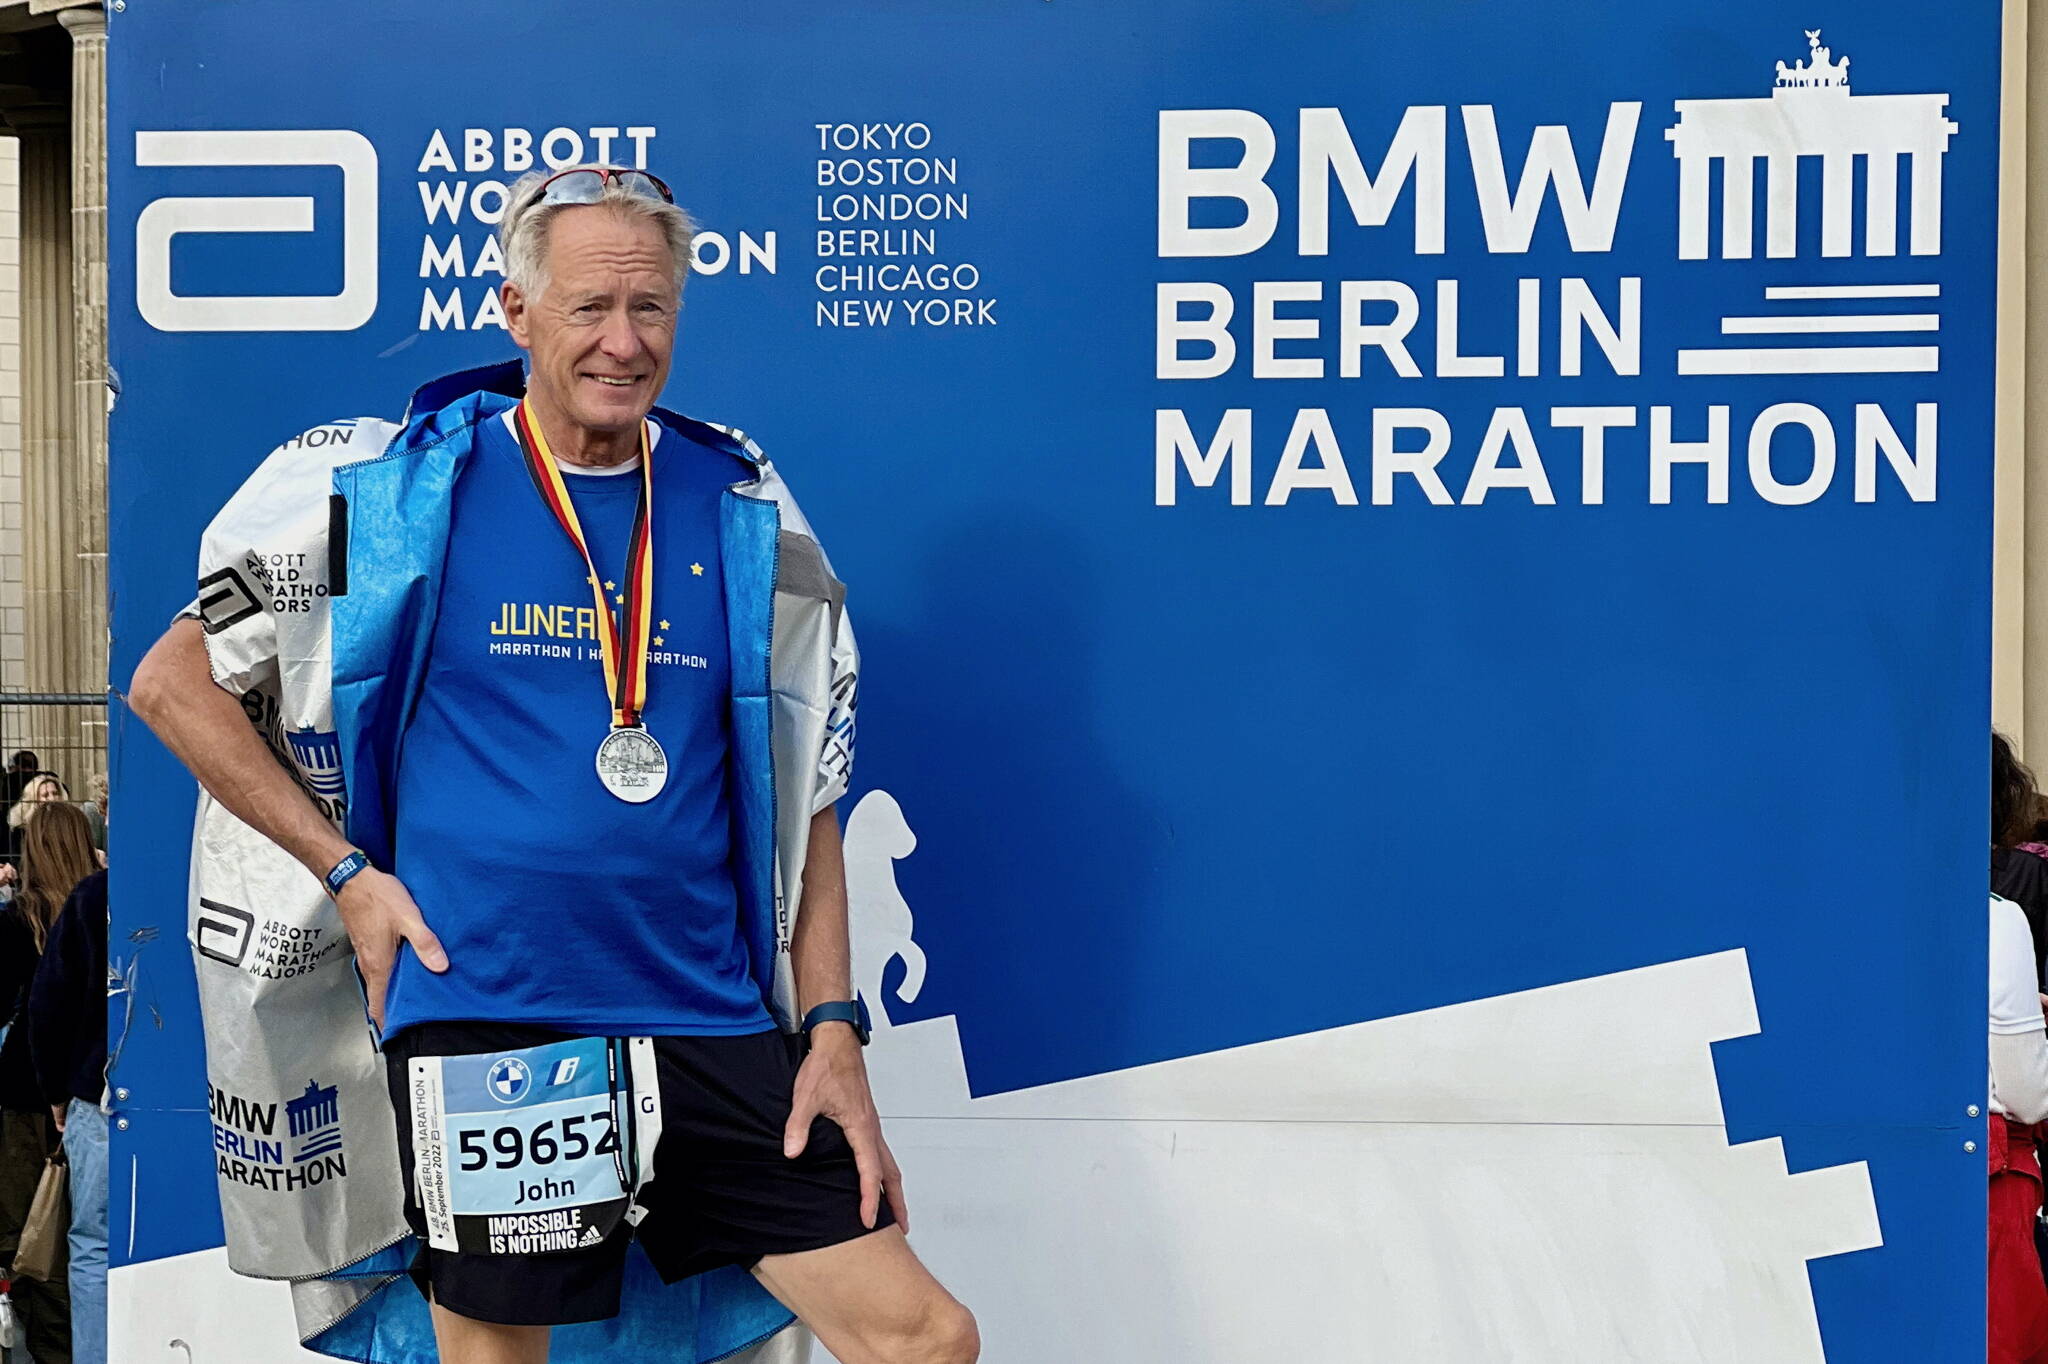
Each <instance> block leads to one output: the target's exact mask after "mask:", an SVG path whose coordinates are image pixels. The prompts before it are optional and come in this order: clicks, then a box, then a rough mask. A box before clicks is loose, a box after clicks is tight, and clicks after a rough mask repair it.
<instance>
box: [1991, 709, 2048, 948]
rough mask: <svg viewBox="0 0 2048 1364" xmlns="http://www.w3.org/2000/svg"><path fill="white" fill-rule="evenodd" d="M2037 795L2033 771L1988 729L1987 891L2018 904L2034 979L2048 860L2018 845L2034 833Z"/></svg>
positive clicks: (2041, 944) (2047, 903) (2045, 923)
mask: <svg viewBox="0 0 2048 1364" xmlns="http://www.w3.org/2000/svg"><path fill="white" fill-rule="evenodd" d="M2040 799H2041V798H2040V796H2039V795H2038V794H2037V793H2036V792H2035V789H2034V774H2033V773H2032V772H2029V771H2028V770H2027V765H2026V764H2025V763H2023V762H2021V761H2020V760H2019V757H2018V756H2017V755H2016V754H2015V753H2014V752H2013V751H2012V743H2011V741H2009V740H2008V739H2007V738H2006V737H2005V736H2004V735H2003V734H2000V733H1999V732H1998V731H1997V730H1995V729H1994V730H1993V731H1991V893H1992V894H1994V895H2000V896H2003V897H2005V898H2006V899H2008V900H2010V901H2012V902H2013V903H2014V904H2016V905H2018V906H2019V907H2020V910H2021V912H2022V913H2024V914H2025V915H2026V919H2027V929H2028V931H2029V932H2030V933H2031V934H2032V940H2033V944H2034V977H2035V979H2036V980H2037V981H2039V980H2041V979H2042V977H2043V970H2042V968H2043V962H2044V958H2043V954H2044V953H2048V860H2043V859H2042V858H2040V857H2037V856H2036V855H2035V854H2033V853H2031V852H2027V851H2025V850H2023V849H2021V848H2020V847H2019V845H2020V844H2021V843H2024V842H2026V841H2028V840H2029V839H2031V838H2033V836H2034V824H2035V810H2036V807H2037V806H2038V805H2039V803H2040Z"/></svg>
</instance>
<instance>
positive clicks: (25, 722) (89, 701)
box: [0, 692, 107, 837]
mask: <svg viewBox="0 0 2048 1364" xmlns="http://www.w3.org/2000/svg"><path fill="white" fill-rule="evenodd" d="M23 754H26V755H27V757H26V758H23V757H22V756H21V755H23ZM18 759H19V761H18V762H17V760H18ZM0 770H4V771H5V772H6V773H7V779H6V784H5V786H4V788H0V791H4V795H5V797H6V804H7V806H8V807H9V808H10V809H11V808H12V805H13V803H14V800H15V798H16V797H18V796H19V794H20V792H21V788H22V786H23V784H24V782H23V777H22V776H21V775H20V774H21V773H24V772H27V771H30V770H33V771H36V772H49V773H53V774H55V775H56V777H57V779H58V780H59V781H61V782H63V783H64V787H65V790H66V791H67V792H68V793H69V796H70V799H72V800H74V801H77V802H78V803H79V804H81V805H90V804H94V803H95V802H96V801H97V799H98V797H99V796H100V795H101V794H102V792H103V791H104V789H105V788H104V783H105V781H106V776H107V698H106V697H105V695H103V694H99V695H96V694H94V693H92V692H0ZM0 837H4V836H0Z"/></svg>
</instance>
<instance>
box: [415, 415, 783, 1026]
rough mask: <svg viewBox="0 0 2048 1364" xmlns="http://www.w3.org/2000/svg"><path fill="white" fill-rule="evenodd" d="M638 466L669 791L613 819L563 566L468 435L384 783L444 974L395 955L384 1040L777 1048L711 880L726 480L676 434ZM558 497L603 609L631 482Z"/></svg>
mask: <svg viewBox="0 0 2048 1364" xmlns="http://www.w3.org/2000/svg"><path fill="white" fill-rule="evenodd" d="M653 459H654V594H653V608H654V613H655V624H654V638H653V641H652V653H651V654H650V657H649V662H648V668H647V704H646V707H645V712H644V715H643V720H644V722H645V724H646V726H647V729H648V732H649V733H650V734H652V735H653V736H654V737H655V738H656V739H657V740H658V741H659V742H660V744H661V746H662V748H663V749H664V750H665V751H666V753H667V755H668V763H669V774H668V782H667V784H666V785H665V786H664V787H663V788H662V790H661V793H660V794H659V795H657V796H656V797H655V798H654V799H653V800H650V801H648V802H646V803H645V804H641V805H632V804H628V803H627V802H625V801H622V800H620V799H618V798H617V797H615V796H613V795H612V794H611V793H610V792H608V791H607V790H605V788H604V786H603V784H602V783H601V782H600V781H599V780H598V776H597V770H596V765H595V758H596V752H597V746H598V743H599V741H600V740H602V739H603V738H604V737H605V735H606V734H607V733H608V732H609V731H610V727H611V705H610V702H609V701H608V699H607V698H606V696H605V688H604V670H603V667H602V664H601V663H600V662H599V658H600V655H599V651H598V650H599V645H598V636H597V630H598V624H597V614H596V611H595V609H594V607H593V604H592V602H591V596H590V587H589V585H588V583H587V581H586V575H585V572H584V567H583V563H582V560H581V558H580V557H579V556H578V555H577V553H576V550H575V547H574V546H573V545H571V544H570V542H569V537H568V536H567V535H566V534H565V533H564V532H563V531H562V528H561V526H560V525H559V524H557V523H556V521H555V519H554V517H553V516H552V515H551V514H550V513H549V511H548V509H547V507H546V506H545V505H544V504H543V503H542V501H541V498H540V494H539V493H538V492H537V491H535V489H534V486H533V483H532V480H531V479H530V478H529V477H528V476H527V472H526V468H525V465H524V464H523V463H522V461H521V458H520V452H519V446H518V442H517V440H516V439H515V438H514V436H513V435H512V433H511V431H510V429H509V428H508V427H507V425H506V424H505V422H504V421H503V420H502V419H496V418H494V419H492V420H490V421H488V422H485V423H483V424H482V426H480V427H479V428H478V437H477V444H476V451H475V454H474V456H473V457H472V458H471V460H470V462H469V465H468V467H467V468H466V469H465V470H464V472H463V475H462V477H461V480H460V481H459V482H458V483H457V484H456V487H455V492H454V508H453V511H454V524H453V527H452V530H451V533H450V536H449V541H448V560H447V567H446V570H445V574H444V577H443V579H442V585H441V604H440V612H439V615H438V617H437V620H436V624H435V627H434V638H433V642H432V645H431V646H430V649H429V653H428V660H427V670H426V679H425V682H424V684H423V687H422V690H421V695H420V701H419V709H418V711H417V712H416V713H415V714H414V716H413V718H412V720H411V722H410V723H409V724H408V725H407V726H406V730H405V735H404V739H403V742H402V744H401V747H400V757H399V763H398V773H397V846H396V852H395V859H396V865H395V866H394V867H393V869H392V870H393V871H394V872H395V873H396V875H397V876H398V877H399V879H400V880H402V881H404V882H405V884H406V886H407V888H408V889H410V890H411V891H412V894H413V898H414V900H416V901H417V902H418V904H419V907H420V912H421V913H422V914H423V915H424V916H425V917H426V921H427V925H428V927H430V928H432V929H433V930H434V933H435V934H436V935H437V936H438V937H439V938H440V940H441V943H442V946H444V947H445V948H447V950H448V962H449V966H448V971H447V972H446V974H443V975H436V974H434V973H433V972H431V971H428V970H427V969H426V968H425V967H423V966H421V965H420V963H419V960H418V959H417V958H416V957H415V956H414V955H413V953H412V950H411V948H410V947H402V948H401V950H400V953H399V960H398V965H397V968H396V969H395V970H394V972H393V973H392V977H391V985H390V992H389V994H388V996H387V997H386V1002H385V1029H386V1031H387V1032H389V1033H396V1032H398V1031H399V1030H400V1029H402V1028H406V1027H410V1026H411V1025H413V1024H415V1023H424V1022H446V1021H456V1020H466V1019H481V1020H489V1021H492V1022H504V1023H531V1024H538V1025H543V1026H547V1027H554V1028H561V1029H564V1030H566V1031H570V1032H577V1033H585V1034H603V1035H609V1036H628V1035H640V1034H672V1033H692V1034H733V1033H751V1032H761V1031H764V1030H765V1029H767V1028H769V1027H771V1026H772V1023H771V1021H770V1019H769V1016H768V1011H767V1009H766V1007H765V1006H764V1004H763V1003H762V999H761V992H760V990H759V989H758V988H757V987H756V985H755V983H754V979H753V976H752V974H751V973H750V971H749V969H748V965H749V964H748V954H747V948H746V945H745V943H744V941H743V940H742V938H741V936H740V928H739V910H738V899H737V895H736V892H735V890H734V887H733V879H732V872H731V868H730V866H729V863H728V854H729V852H730V845H731V826H730V822H729V810H728V804H727V794H726V763H727V719H726V701H727V696H728V692H729V690H730V688H729V676H730V659H729V656H728V651H727V646H726V631H725V591H724V584H723V581H722V579H721V577H720V574H719V559H718V507H719V498H720V496H721V494H722V492H723V490H724V489H725V488H726V487H727V486H728V485H729V484H730V483H731V482H733V481H734V479H735V477H736V476H737V473H738V472H739V471H738V470H736V469H735V467H734V465H733V464H732V461H731V459H730V458H729V457H728V456H726V455H723V454H721V453H719V452H717V451H713V450H710V449H707V448H705V447H702V446H699V445H695V444H692V443H691V442H689V441H688V440H686V439H684V438H683V437H681V436H679V435H677V434H676V433H675V432H673V431H666V432H661V433H660V436H659V440H658V443H657V444H656V446H655V448H654V457H653ZM563 475H564V478H565V481H566V482H567V483H568V485H569V491H570V496H571V497H572V498H573V499H574V501H575V504H576V513H577V516H578V518H579V519H580V520H581V522H582V524H583V533H584V535H585V537H586V538H587V539H588V541H589V544H590V549H591V558H592V560H593V561H594V562H595V563H596V565H597V569H598V572H599V574H601V575H602V576H603V578H604V579H605V580H606V582H607V595H610V596H613V597H614V598H615V599H616V597H617V595H618V594H619V593H622V592H623V591H624V590H625V582H624V569H625V556H626V547H627V546H626V542H627V538H628V536H629V535H630V534H631V530H632V523H633V513H634V509H635V507H636V505H637V500H638V497H639V493H640V475H639V474H638V473H637V472H632V473H612V474H576V473H572V472H570V471H569V468H568V466H566V465H565V466H563Z"/></svg>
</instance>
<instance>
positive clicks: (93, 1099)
mask: <svg viewBox="0 0 2048 1364" xmlns="http://www.w3.org/2000/svg"><path fill="white" fill-rule="evenodd" d="M28 1029H29V1046H30V1050H31V1051H32V1052H33V1054H34V1058H35V1070H36V1081H37V1083H38V1085H39V1086H40V1087H41V1089H42V1096H43V1101H44V1102H45V1103H47V1104H48V1105H49V1106H50V1116H51V1118H53V1119H54V1120H55V1121H56V1124H57V1130H58V1131H59V1132H61V1133H63V1136H64V1155H65V1158H66V1159H67V1160H68V1161H69V1162H70V1164H71V1274H70V1287H71V1358H72V1361H73V1364H106V1360H107V1114H106V1108H105V1100H106V1087H107V1081H106V1074H107V874H106V872H104V871H96V872H94V873H93V874H92V875H91V876H88V877H86V878H85V879H84V880H83V881H81V882H79V883H78V888H77V889H76V890H74V891H72V892H71V898H70V899H69V900H68V901H66V902H65V905H64V909H63V912H62V913H60V914H59V915H58V916H57V924H56V927H54V928H53V929H51V930H50V936H49V942H48V944H47V945H46V946H45V947H44V949H43V960H42V964H41V965H39V966H37V967H36V975H35V982H34V984H33V985H32V986H31V987H30V991H29V1003H28Z"/></svg>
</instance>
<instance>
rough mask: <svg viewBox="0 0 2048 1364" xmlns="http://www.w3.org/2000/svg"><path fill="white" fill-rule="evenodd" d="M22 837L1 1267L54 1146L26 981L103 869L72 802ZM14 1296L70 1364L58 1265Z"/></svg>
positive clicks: (0, 948)
mask: <svg viewBox="0 0 2048 1364" xmlns="http://www.w3.org/2000/svg"><path fill="white" fill-rule="evenodd" d="M34 789H35V785H34V784H33V783H32V784H31V786H30V790H31V791H33V790H34ZM21 833H22V840H21V866H20V879H19V880H18V882H17V883H16V887H15V894H14V899H13V901H12V902H10V903H9V904H8V905H7V907H6V908H5V909H0V1006H4V1007H5V1008H6V1010H7V1016H8V1017H9V1018H10V1019H12V1020H13V1022H12V1026H10V1027H9V1028H8V1030H7V1040H6V1041H5V1042H4V1043H0V1263H12V1261H13V1259H14V1252H15V1250H16V1249H17V1248H18V1247H19V1245H20V1241H21V1229H22V1224H23V1222H25V1221H26V1220H27V1218H28V1210H29V1204H30V1203H31V1202H33V1201H34V1199H35V1192H36V1184H37V1182H38V1181H39V1180H41V1178H42V1174H43V1162H44V1161H46V1160H47V1159H49V1157H50V1154H51V1153H52V1152H53V1151H55V1150H56V1149H57V1128H56V1124H55V1123H53V1122H52V1121H51V1120H50V1109H49V1106H48V1105H47V1104H46V1103H45V1102H44V1101H43V1092H42V1086H41V1084H40V1083H39V1082H38V1081H37V1078H36V1073H35V1067H34V1064H33V1060H32V1053H31V1052H30V1045H31V1043H30V1038H29V1033H30V1031H31V1029H30V1027H29V1024H28V1020H27V1016H26V1013H27V1011H26V1009H25V1008H24V1003H25V1000H26V996H27V994H28V987H29V983H30V982H31V981H32V980H33V979H34V978H35V971H36V964H37V962H38V961H40V960H41V958H42V955H43V948H44V947H45V945H46V944H47V943H48V942H49V940H50V933H51V930H52V929H53V928H54V927H55V926H56V923H57V916H58V914H59V912H60V911H61V910H62V909H63V908H64V902H65V901H66V900H67V899H68V898H69V897H70V895H71V892H72V890H73V889H74V888H75V887H76V886H77V885H78V883H79V882H81V881H83V880H85V878H86V877H88V876H91V875H92V874H93V873H94V872H96V871H98V870H99V859H98V858H97V857H96V856H95V855H94V852H93V846H92V826H91V824H90V823H88V822H87V820H86V818H85V812H84V811H82V810H80V809H79V808H78V807H77V806H75V805H72V804H70V803H69V802H67V801H64V800H62V799H56V800H49V801H44V802H41V803H39V804H37V805H36V808H35V809H34V810H32V811H31V812H30V813H29V814H28V816H27V817H26V819H25V820H24V821H23V823H22V825H21ZM9 1296H10V1297H11V1298H12V1299H13V1302H14V1310H15V1312H16V1314H17V1315H18V1316H19V1317H20V1318H21V1322H22V1327H23V1329H24V1333H25V1334H26V1336H27V1344H28V1353H29V1356H30V1358H32V1359H34V1360H35V1364H71V1295H70V1293H69V1291H68V1289H67V1287H66V1283H65V1273H64V1269H63V1268H62V1266H61V1265H60V1266H59V1267H58V1268H57V1269H55V1270H54V1271H53V1273H52V1274H51V1276H50V1281H49V1282H48V1283H37V1282H36V1281H35V1280H33V1279H20V1278H17V1279H15V1280H14V1281H13V1285H12V1287H11V1289H10V1291H9Z"/></svg>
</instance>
